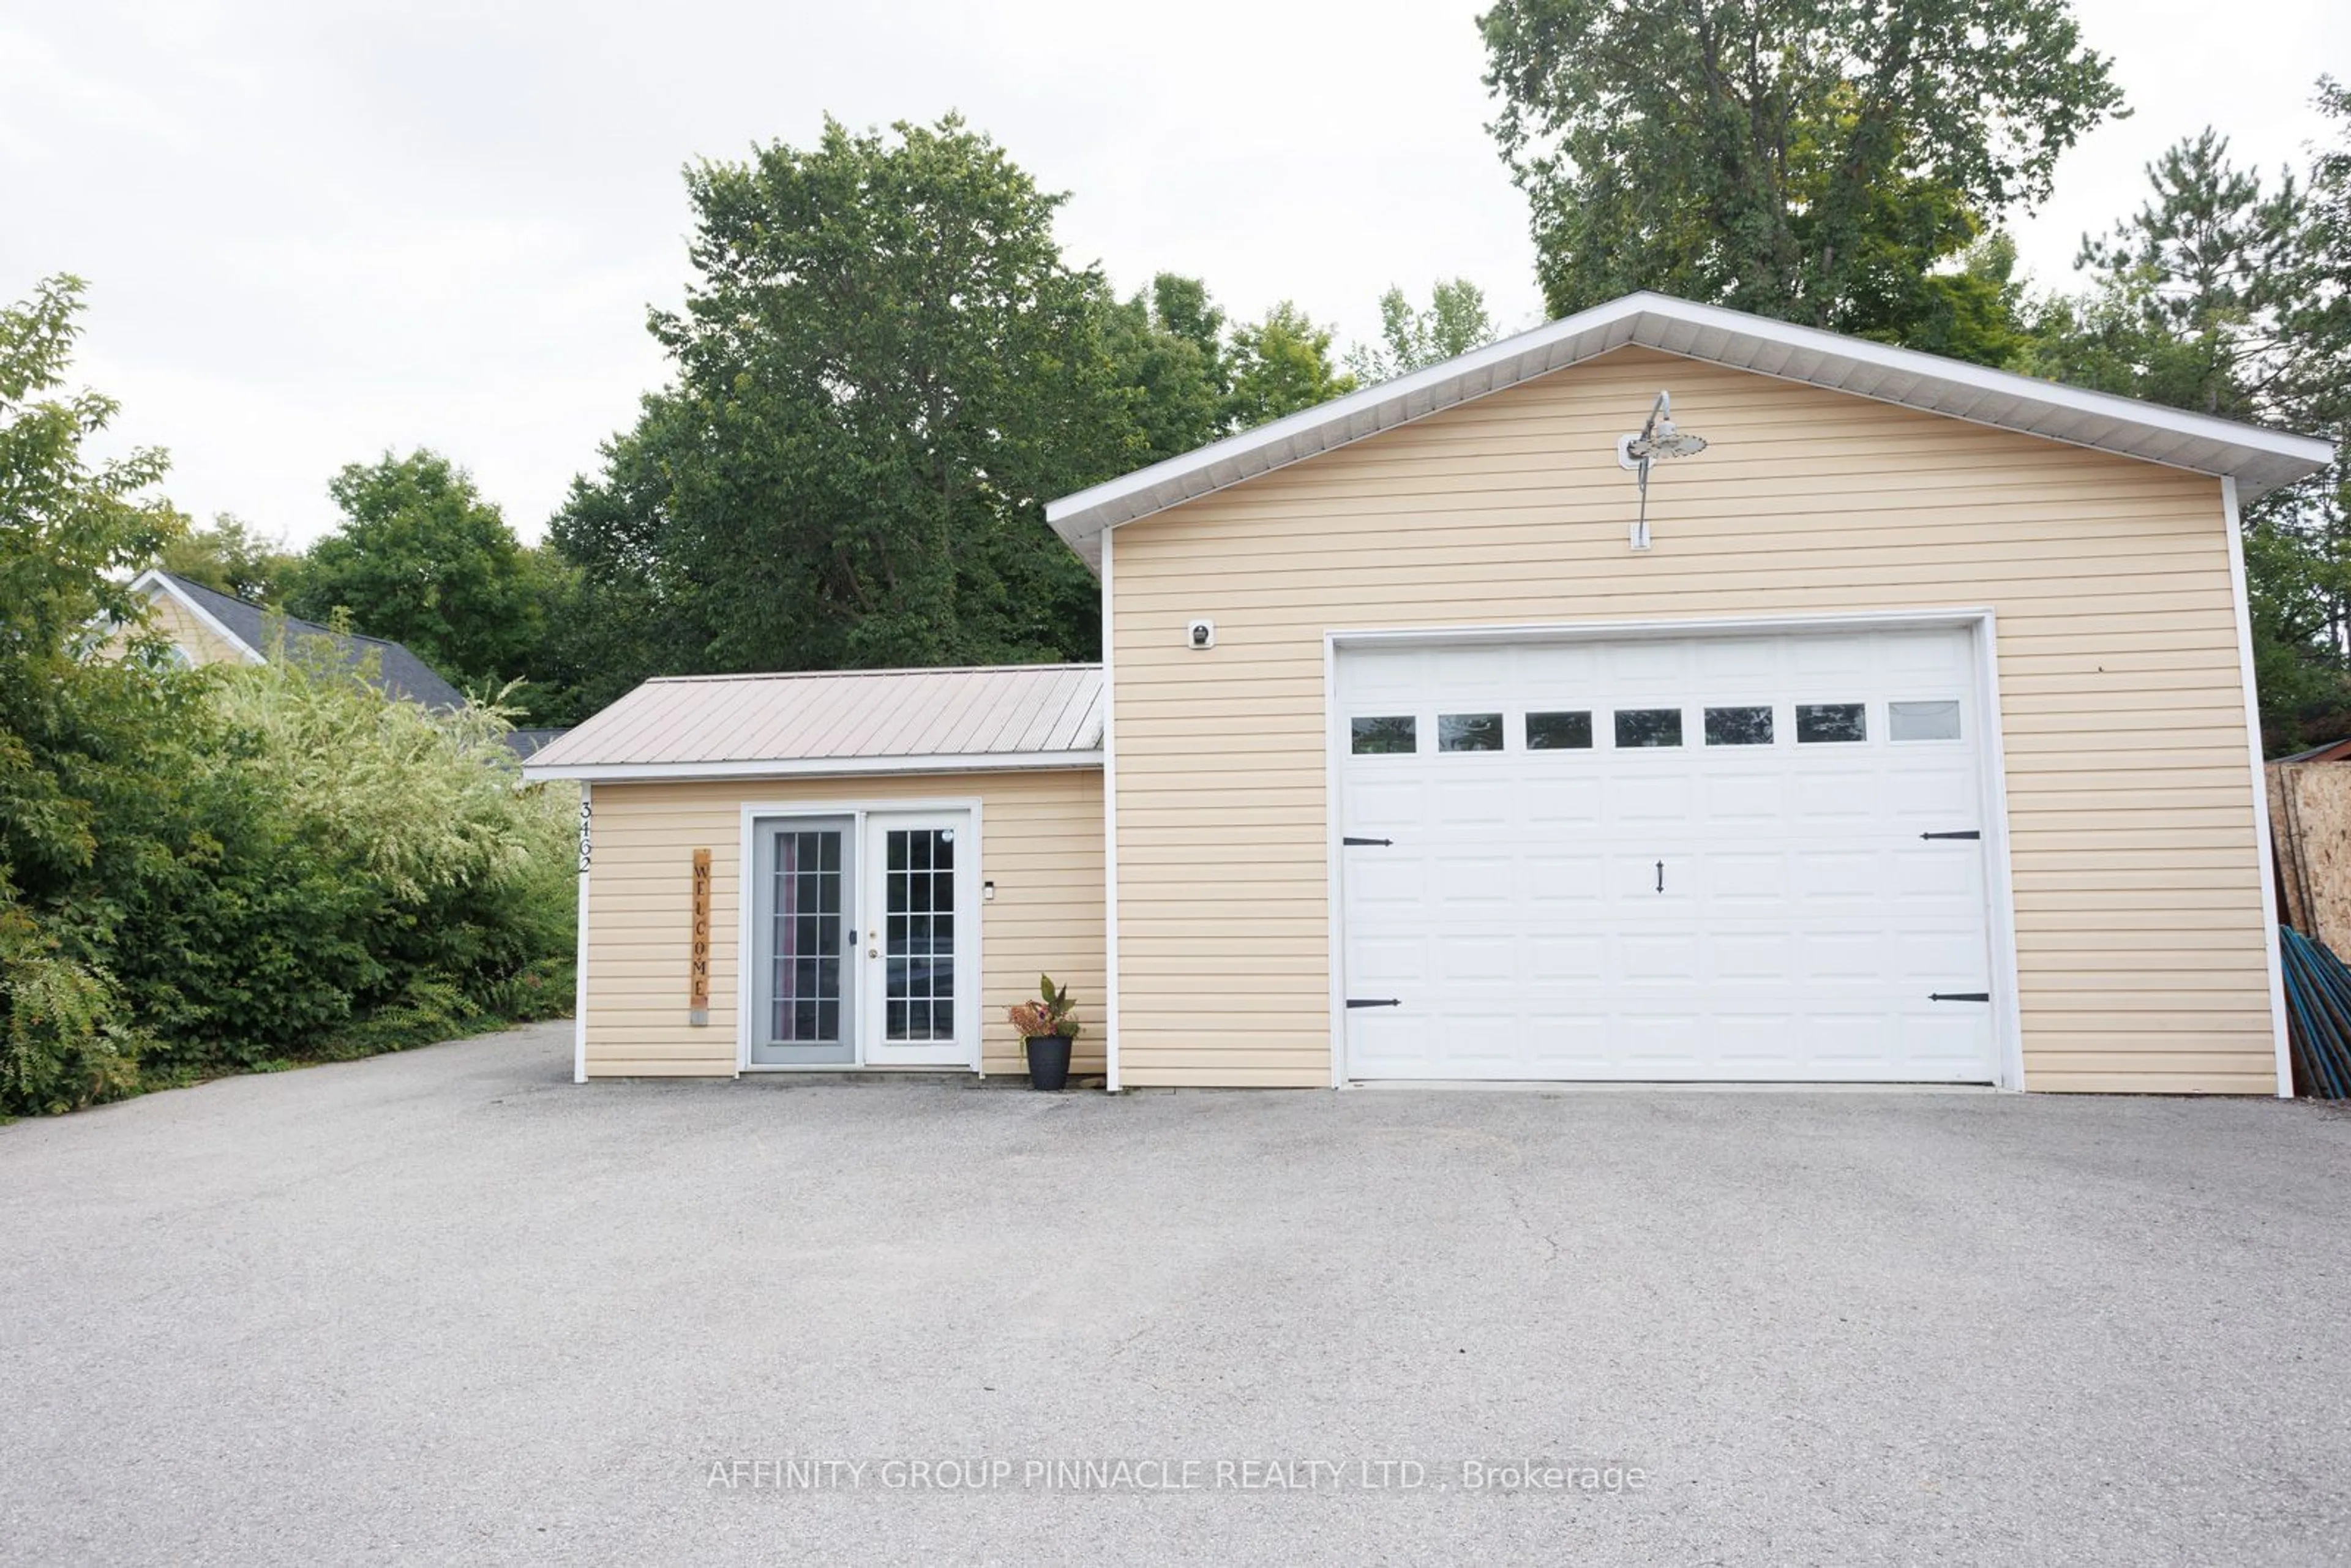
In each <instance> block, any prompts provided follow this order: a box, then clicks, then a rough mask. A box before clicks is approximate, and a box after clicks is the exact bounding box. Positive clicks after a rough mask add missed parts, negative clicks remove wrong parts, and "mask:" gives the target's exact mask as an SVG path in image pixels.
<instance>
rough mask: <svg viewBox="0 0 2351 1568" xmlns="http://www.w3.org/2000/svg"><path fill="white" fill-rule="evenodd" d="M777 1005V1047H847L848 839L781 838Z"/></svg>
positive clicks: (772, 1026)
mask: <svg viewBox="0 0 2351 1568" xmlns="http://www.w3.org/2000/svg"><path fill="white" fill-rule="evenodd" d="M772 925H773V927H774V929H773V932H772V936H773V942H772V945H771V946H770V949H769V950H770V951H771V952H772V953H773V955H774V960H773V962H774V966H775V967H774V972H773V974H772V976H771V977H770V978H771V981H772V988H771V989H770V990H769V992H768V995H769V996H770V997H772V998H774V1000H773V1001H772V1003H771V1004H770V1006H769V1008H768V1040H770V1041H771V1042H772V1043H775V1044H778V1045H831V1044H833V1043H836V1042H837V1041H839V1040H840V1039H841V938H842V936H843V935H844V933H843V932H842V930H841V832H840V831H839V830H838V829H833V830H819V831H789V830H788V831H782V832H778V834H777V835H776V870H775V912H774V915H773V916H772Z"/></svg>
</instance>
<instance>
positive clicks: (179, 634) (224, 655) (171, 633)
mask: <svg viewBox="0 0 2351 1568" xmlns="http://www.w3.org/2000/svg"><path fill="white" fill-rule="evenodd" d="M148 602H149V603H150V604H151V605H152V607H153V608H152V610H151V611H150V612H149V615H148V620H149V622H150V623H151V624H152V625H153V627H154V628H155V630H156V631H158V632H162V634H163V635H164V636H166V637H169V638H170V639H171V640H172V642H174V643H178V644H179V645H180V647H181V649H182V650H183V652H185V653H186V654H187V655H188V662H189V663H190V664H243V663H245V651H244V650H243V649H241V648H239V647H238V646H237V645H236V644H235V643H232V642H230V641H229V640H228V639H227V638H225V637H224V636H222V635H221V634H220V633H219V632H215V631H214V630H213V629H212V628H211V627H209V626H207V625H205V624H204V622H202V621H200V620H198V619H197V618H196V615H195V612H193V611H192V610H190V609H189V608H188V607H187V606H186V605H184V604H183V603H181V602H180V601H178V600H176V599H174V598H172V596H171V595H170V594H168V593H158V594H156V595H154V596H153V597H152V599H151V600H149V601H148Z"/></svg>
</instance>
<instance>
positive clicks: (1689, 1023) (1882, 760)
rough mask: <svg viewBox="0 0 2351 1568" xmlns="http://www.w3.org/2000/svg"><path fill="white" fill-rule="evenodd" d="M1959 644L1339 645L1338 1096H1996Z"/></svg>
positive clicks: (1966, 677) (1954, 634)
mask: <svg viewBox="0 0 2351 1568" xmlns="http://www.w3.org/2000/svg"><path fill="white" fill-rule="evenodd" d="M1972 636H1973V633H1972V632H1969V631H1966V630H1964V629H1960V630H1938V631H1885V632H1855V633H1837V634H1803V635H1781V636H1771V637H1748V636H1740V637H1708V638H1689V639H1683V640H1673V641H1667V640H1639V641H1625V642H1615V643H1524V644H1510V645H1489V644H1457V645H1450V646H1431V645H1416V646H1403V645H1378V644H1374V645H1370V646H1364V647H1360V648H1345V649H1343V650H1342V652H1341V653H1340V655H1339V669H1338V693H1339V702H1340V705H1341V706H1340V715H1339V720H1340V722H1339V724H1338V727H1337V728H1338V735H1337V737H1336V744H1337V745H1338V746H1339V747H1342V748H1343V754H1342V756H1341V758H1340V759H1339V773H1340V779H1341V791H1340V793H1341V823H1342V832H1343V847H1342V849H1341V850H1340V854H1341V856H1342V860H1341V866H1340V884H1341V890H1342V898H1343V911H1342V918H1343V929H1342V935H1343V944H1342V946H1343V955H1342V962H1343V966H1344V968H1343V984H1344V989H1345V995H1346V998H1347V1001H1348V1007H1347V1011H1346V1064H1345V1070H1346V1072H1347V1075H1348V1076H1349V1077H1352V1078H1356V1079H1374V1078H1403V1079H1615V1080H1629V1081H1636V1082H1639V1081H1667V1080H1697V1081H1705V1080H1746V1081H1759V1080H1778V1081H1786V1082H1832V1081H1847V1082H1979V1083H1980V1082H1991V1081H1992V1080H1993V1079H1994V1076H1995V1052H1994V1045H1993V1040H1994V1034H1993V1029H1992V1019H1991V1005H1990V993H1991V983H1990V982H1991V973H1990V944H1989V942H1988V940H1987V935H1986V926H1987V919H1986V899H1985V890H1984V875H1985V873H1984V846H1983V842H1982V841H1981V839H1980V836H1979V835H1980V830H1981V829H1982V827H1983V825H1984V806H1983V800H1982V796H1983V789H1982V784H1981V778H1982V775H1981V770H1980V761H1979V753H1978V747H1979V746H1980V737H1981V734H1982V726H1981V724H1980V715H1979V714H1978V711H1977V708H1978V703H1977V700H1976V695H1975V692H1974V689H1973V686H1974V679H1973V672H1974V656H1973V651H1972V643H1971V638H1972Z"/></svg>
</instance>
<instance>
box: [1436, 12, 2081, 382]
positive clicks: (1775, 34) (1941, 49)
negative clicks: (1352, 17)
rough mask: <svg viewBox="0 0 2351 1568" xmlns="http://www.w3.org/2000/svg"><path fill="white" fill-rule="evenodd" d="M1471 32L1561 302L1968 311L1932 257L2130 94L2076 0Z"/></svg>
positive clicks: (2045, 182) (1834, 321) (1570, 15)
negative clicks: (1657, 293)
mask: <svg viewBox="0 0 2351 1568" xmlns="http://www.w3.org/2000/svg"><path fill="white" fill-rule="evenodd" d="M1479 25H1480V26H1481V27H1482V29H1483V31H1484V34H1485V41H1486V49H1487V60H1488V69H1487V74H1486V84H1487V86H1488V88H1489V89H1490V90H1492V91H1493V92H1494V93H1495V94H1496V95H1497V96H1498V97H1499V99H1500V100H1501V108H1500V111H1499V115H1498V117H1497V118H1496V120H1495V121H1494V122H1493V125H1492V126H1491V128H1490V129H1491V130H1492V131H1493V133H1494V136H1495V138H1496V141H1498V143H1499V147H1500V150H1501V152H1502V156H1503V159H1504V161H1505V162H1507V163H1508V164H1509V166H1510V172H1511V175H1512V177H1513V178H1514V179H1515V180H1516V181H1517V183H1518V184H1519V186H1520V189H1521V190H1523V191H1524V192H1525V193H1526V194H1527V196H1528V199H1529V202H1530V204H1531V223H1532V229H1533V234H1534V239H1535V246H1536V250H1537V253H1538V258H1539V259H1538V263H1537V268H1538V273H1539V277H1540V279H1541V285H1542V290H1543V298H1544V301H1545V303H1546V305H1547V306H1548V307H1549V308H1550V309H1551V310H1552V313H1553V314H1554V315H1561V316H1563V315H1567V314H1569V313H1571V312H1573V311H1575V310H1578V309H1582V308H1586V307H1588V306H1592V305H1594V304H1598V303H1601V302H1603V301H1604V300H1607V299H1610V298H1614V297H1616V296H1618V295H1620V294H1624V293H1626V292H1629V291H1631V290H1634V289H1639V288H1655V289H1659V290H1662V291H1664V292H1666V293H1668V294H1675V295H1679V296H1682V297H1684V298H1692V299H1699V300H1707V301H1711V302H1715V303H1719V304H1724V305H1729V306H1732V307H1735V308H1740V309H1743V310H1751V311H1754V312H1756V313H1757V314H1759V315H1764V316H1771V317H1776V318H1779V319H1784V320H1791V321H1800V322H1804V323H1808V324H1811V325H1814V326H1820V327H1826V328H1830V329H1835V330H1839V331H1845V332H1854V333H1859V334H1863V335H1866V336H1870V337H1876V338H1879V339H1883V340H1891V341H1900V342H1908V341H1911V340H1913V338H1914V337H1915V336H1917V334H1918V333H1919V332H1920V331H1921V330H1922V329H1926V328H1931V327H1932V326H1933V325H1934V324H1935V323H1937V322H1938V321H1947V320H1948V318H1949V315H1950V313H1951V312H1952V311H1953V310H1954V309H1956V308H1958V304H1959V302H1957V301H1955V300H1954V299H1953V298H1951V287H1952V286H1951V285H1950V284H1949V283H1948V282H1940V281H1938V278H1939V277H1949V274H1947V273H1938V271H1937V267H1938V264H1939V263H1943V262H1945V261H1946V260H1948V259H1949V258H1952V257H1956V256H1959V255H1960V254H1961V253H1963V252H1964V251H1966V249H1967V248H1968V247H1969V246H1971V245H1973V244H1974V243H1975V242H1976V241H1977V240H1978V239H1980V238H1981V237H1982V236H1983V235H1984V234H1985V233H1986V232H1987V230H1988V227H1989V225H1991V224H1992V223H1993V222H1995V221H1996V220H1997V219H1998V218H1999V217H2000V216H2001V214H2003V213H2005V212H2006V211H2008V210H2009V209H2010V208H2011V207H2012V206H2015V205H2018V204H2026V205H2030V204H2032V203H2034V202H2037V201H2038V200H2040V199H2041V198H2042V197H2043V196H2045V195H2046V194H2047V193H2048V191H2049V188H2050V180H2051V175H2052V172H2053V168H2054V166H2055V163H2056V161H2057V158H2058V155H2059V154H2060V153H2062V152H2064V151H2065V150H2066V149H2067V148H2068V147H2071V146H2072V145H2073V144H2074V142H2075V141H2078V140H2079V139H2080V138H2081V136H2082V134H2083V133H2084V132H2085V131H2088V130H2089V129H2090V128H2091V127H2092V126H2094V125H2095V124H2097V123H2098V122H2099V121H2100V120H2103V119H2104V118H2105V117H2106V116H2107V115H2109V114H2111V113H2114V112H2116V111H2117V110H2118V109H2119V106H2120V103H2121V93H2120V91H2119V90H2118V89H2116V86H2115V85H2114V82H2113V80H2112V79H2111V77H2110V75H2109V72H2108V62H2107V60H2106V59H2105V57H2102V56H2100V55H2097V54H2095V53H2093V52H2092V51H2090V50H2088V49H2086V48H2085V47H2083V46H2082V43H2081V37H2080V31H2079V28H2078V27H2077V26H2076V25H2075V23H2074V17H2073V16H2072V13H2071V11H2070V10H2069V8H2068V6H2067V5H2065V3H2064V0H1498V3H1497V4H1496V5H1495V6H1494V8H1493V9H1492V10H1490V11H1489V12H1487V13H1486V14H1485V15H1484V16H1482V17H1481V18H1480V19H1479ZM1944 330H1945V335H1946V337H1947V338H1949V339H1950V340H1951V341H1954V342H1964V341H1966V340H1967V337H1968V334H1965V333H1959V332H1953V331H1951V330H1950V329H1949V327H1948V326H1946V328H1945V329H1944Z"/></svg>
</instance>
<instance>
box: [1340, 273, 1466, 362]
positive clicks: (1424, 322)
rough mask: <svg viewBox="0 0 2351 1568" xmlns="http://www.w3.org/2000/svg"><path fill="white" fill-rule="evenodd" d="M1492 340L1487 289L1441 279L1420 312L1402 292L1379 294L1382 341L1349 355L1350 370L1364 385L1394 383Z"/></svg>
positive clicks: (1362, 345)
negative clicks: (1413, 372)
mask: <svg viewBox="0 0 2351 1568" xmlns="http://www.w3.org/2000/svg"><path fill="white" fill-rule="evenodd" d="M1493 340H1494V320H1493V318H1492V317H1491V316H1489V315H1488V314H1487V311H1486V295H1485V291H1484V290H1482V289H1480V288H1479V287H1478V286H1477V285H1476V284H1474V283H1472V282H1470V281H1469V280H1468V278H1466V277H1456V278H1453V279H1451V280H1449V281H1447V280H1442V279H1440V280H1439V281H1438V283H1437V287H1436V288H1435V289H1434V290H1433V291H1432V292H1431V294H1430V297H1429V302H1428V308H1427V309H1426V310H1416V309H1414V308H1413V305H1412V301H1411V300H1409V299H1407V298H1405V292H1404V290H1403V289H1401V288H1390V289H1389V290H1388V291H1387V292H1386V293H1385V294H1383V295H1381V296H1380V341H1379V343H1378V344H1377V345H1376V346H1374V345H1372V344H1368V343H1358V344H1357V345H1355V347H1354V348H1353V349H1351V350H1348V353H1347V370H1348V372H1349V373H1350V374H1352V375H1353V377H1354V378H1355V380H1356V381H1357V382H1361V383H1363V384H1364V385H1365V386H1375V385H1377V384H1378V383H1379V382H1386V381H1394V380H1395V378H1396V377H1398V376H1401V375H1407V374H1409V373H1411V372H1412V371H1417V370H1421V369H1424V368H1426V367H1427V366H1429V365H1437V364H1442V363H1444V362H1445V361H1447V360H1451V359H1458V357H1459V356H1461V355H1463V354H1466V353H1468V351H1469V350H1472V349H1482V348H1484V347H1485V346H1486V345H1487V344H1489V343H1490V342H1492V341H1493Z"/></svg>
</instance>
